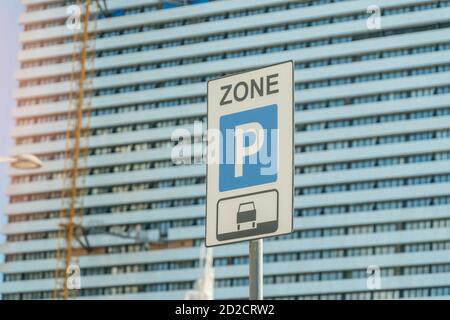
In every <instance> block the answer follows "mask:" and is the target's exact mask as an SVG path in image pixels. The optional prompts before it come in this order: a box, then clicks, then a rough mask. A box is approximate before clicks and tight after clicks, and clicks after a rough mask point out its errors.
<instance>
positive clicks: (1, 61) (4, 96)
mask: <svg viewBox="0 0 450 320" xmlns="http://www.w3.org/2000/svg"><path fill="white" fill-rule="evenodd" d="M2 2H8V4H7V5H5V3H3V6H2V10H0V36H1V37H0V39H1V46H0V111H1V114H0V156H5V155H7V153H8V149H9V147H10V145H11V140H10V138H9V131H10V129H11V126H12V122H13V121H12V118H11V109H12V108H13V107H14V105H15V101H14V100H13V98H12V93H13V90H14V88H15V87H16V86H17V83H16V81H15V79H14V73H15V72H16V71H17V70H18V68H19V66H18V63H17V59H16V57H17V52H18V50H19V42H18V37H19V32H20V26H19V24H18V19H19V15H20V12H22V11H23V7H22V5H21V3H20V0H3V1H2ZM6 169H7V166H5V165H4V164H3V165H1V164H0V225H2V224H3V223H4V222H5V217H4V215H3V208H4V207H5V205H6V204H7V200H8V199H7V198H6V197H5V195H4V194H5V188H6V186H7V184H8V177H7V176H6ZM2 241H3V237H2V235H0V243H1V242H2ZM1 260H2V257H1V256H0V261H1Z"/></svg>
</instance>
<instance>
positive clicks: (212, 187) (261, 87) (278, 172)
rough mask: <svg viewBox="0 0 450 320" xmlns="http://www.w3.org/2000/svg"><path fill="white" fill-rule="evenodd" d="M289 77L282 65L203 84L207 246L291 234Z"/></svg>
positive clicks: (288, 69) (290, 73) (289, 70)
mask: <svg viewBox="0 0 450 320" xmlns="http://www.w3.org/2000/svg"><path fill="white" fill-rule="evenodd" d="M293 79H294V71H293V62H292V61H287V62H283V63H279V64H276V65H272V66H268V67H264V68H260V69H257V70H253V71H248V72H244V73H239V74H235V75H231V76H227V77H224V78H221V79H217V80H212V81H209V82H208V151H207V154H208V158H207V161H208V165H207V166H208V169H207V199H206V245H207V246H216V245H221V244H227V243H233V242H239V241H244V240H254V239H259V238H264V237H271V236H276V235H281V234H286V233H290V232H292V219H293V168H294V166H293V148H294V141H293V139H294V135H293V133H294V103H293V100H294V96H293V95H294V90H293V84H294V82H293Z"/></svg>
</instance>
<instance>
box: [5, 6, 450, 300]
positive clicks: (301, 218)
mask: <svg viewBox="0 0 450 320" xmlns="http://www.w3.org/2000/svg"><path fill="white" fill-rule="evenodd" d="M22 2H23V3H24V4H25V5H26V12H24V13H23V14H22V15H21V17H20V23H21V24H22V25H23V26H24V31H23V32H22V34H21V36H20V41H21V43H22V49H21V50H20V52H19V53H18V59H19V60H20V63H21V69H20V70H19V71H18V72H17V74H16V77H17V79H18V81H19V84H20V85H19V88H18V89H17V91H16V92H15V98H16V100H17V107H16V108H15V109H14V110H13V117H14V118H15V121H16V122H15V127H14V129H13V130H12V133H11V135H12V138H13V139H14V140H15V146H14V147H13V148H12V153H13V154H21V153H33V154H36V155H38V156H39V157H40V158H41V159H42V160H43V161H44V162H45V166H44V168H42V169H40V170H39V171H36V172H32V173H30V172H22V171H16V170H13V169H11V170H10V171H9V174H10V176H11V183H10V186H9V188H8V190H7V193H8V195H9V197H10V204H9V205H8V206H7V207H6V208H5V214H6V215H7V217H8V223H7V225H6V226H4V227H3V230H2V232H3V234H4V235H5V236H6V243H4V244H2V245H0V251H1V252H2V253H3V254H4V256H5V259H4V260H5V261H4V262H3V263H2V264H0V272H1V273H2V274H3V278H4V279H3V282H2V283H0V294H1V295H2V298H3V299H48V298H51V297H52V291H53V289H54V287H55V280H54V274H55V268H56V250H57V248H58V240H57V236H58V231H57V230H58V228H59V223H60V219H59V214H60V212H59V211H60V208H61V203H62V201H61V188H62V186H63V182H62V176H63V170H64V154H65V148H66V128H67V122H68V117H67V115H68V113H67V110H68V108H70V98H71V97H70V94H69V93H70V91H71V90H73V85H72V84H71V73H72V69H73V66H74V64H73V63H72V57H73V56H72V54H73V50H74V43H73V36H72V35H73V31H72V30H70V29H69V28H67V27H66V20H67V13H66V7H67V6H68V5H71V4H74V3H75V2H76V1H74V0H72V1H67V0H65V1H64V0H53V1H50V0H22ZM181 2H183V1H181ZM107 3H108V8H109V10H110V13H111V14H110V16H108V17H107V18H106V17H103V16H99V20H98V22H97V31H96V37H97V40H96V44H95V62H94V70H93V72H92V73H90V74H89V79H88V80H89V81H91V82H90V83H91V84H92V99H91V103H92V111H91V112H90V113H89V114H88V113H86V117H87V116H88V115H89V118H90V120H89V122H90V131H89V134H90V137H89V142H88V150H89V152H88V156H87V159H86V162H85V163H84V164H83V168H82V170H81V177H80V179H84V183H83V186H82V188H81V191H80V192H81V193H82V194H83V199H84V200H83V206H84V210H83V211H84V215H83V224H84V225H85V226H86V228H87V229H88V230H89V240H90V243H91V245H92V247H93V250H92V252H91V253H90V254H86V255H83V256H82V257H81V258H80V267H81V273H82V289H81V290H80V292H78V297H79V298H80V299H84V298H87V299H92V298H99V299H109V298H134V299H177V298H178V299H180V298H181V299H182V298H183V297H184V294H185V292H186V291H187V290H190V289H191V288H192V287H193V285H194V282H195V281H196V279H197V277H198V275H199V274H200V268H199V255H200V246H201V245H202V241H203V238H204V223H205V207H204V204H205V166H204V164H191V165H182V166H179V165H175V164H174V163H173V162H172V160H171V151H172V148H173V147H174V146H175V145H176V141H173V140H172V139H171V134H172V132H173V131H174V130H175V129H177V128H188V129H192V128H193V125H194V123H195V122H197V121H202V122H205V121H206V117H205V115H206V81H208V80H210V79H215V78H217V77H220V76H222V75H225V74H230V73H236V72H241V71H244V70H248V69H252V68H257V67H260V66H264V65H268V64H273V63H277V62H280V61H285V60H293V61H294V63H295V146H294V148H295V178H294V181H295V211H294V216H295V218H294V232H293V233H292V234H290V235H288V236H283V237H278V238H272V239H268V240H266V241H265V256H264V260H265V266H264V271H265V273H264V282H265V297H266V298H268V299H269V298H272V299H391V298H395V299H411V298H450V1H437V0H432V1H430V0H429V1H424V0H369V1H366V0H357V1H352V0H299V1H294V0H291V1H286V0H246V1H241V0H224V1H185V2H184V5H177V4H175V2H169V1H156V0H134V1H125V0H110V1H107ZM371 5H377V6H379V7H380V8H381V28H380V29H374V30H370V29H369V28H368V26H367V21H368V19H371V18H372V17H371V15H372V14H371V13H367V8H368V7H369V6H371ZM93 9H94V6H93ZM94 11H95V10H94ZM75 47H76V45H75ZM201 140H202V137H201V136H197V137H194V142H198V143H200V142H201ZM115 228H116V229H117V228H127V229H128V230H136V229H142V230H145V231H146V232H148V233H149V234H150V233H151V234H155V235H157V237H158V238H159V240H160V241H161V242H160V243H157V244H156V243H155V244H151V247H150V250H146V249H145V248H144V244H141V243H136V242H135V241H133V240H131V239H123V238H118V237H114V236H112V235H111V234H110V233H111V230H114V229H115ZM247 256H248V247H247V245H246V244H236V245H230V246H224V247H218V248H216V249H215V250H214V265H215V274H216V280H215V284H216V290H215V297H216V298H217V299H245V298H247V297H248V267H247V263H248V259H247ZM369 266H376V267H378V268H379V270H380V277H381V278H380V279H381V282H380V287H377V288H375V289H374V288H371V287H370V286H369V285H368V277H369V278H370V276H371V274H370V273H369V274H368V272H367V270H368V267H369Z"/></svg>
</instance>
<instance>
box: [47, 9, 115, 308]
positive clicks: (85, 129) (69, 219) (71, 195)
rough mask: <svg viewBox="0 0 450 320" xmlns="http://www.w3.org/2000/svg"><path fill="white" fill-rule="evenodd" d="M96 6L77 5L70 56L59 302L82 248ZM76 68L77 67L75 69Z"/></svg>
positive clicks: (57, 275)
mask: <svg viewBox="0 0 450 320" xmlns="http://www.w3.org/2000/svg"><path fill="white" fill-rule="evenodd" d="M81 2H83V3H81ZM95 2H96V5H97V9H98V10H97V12H96V13H94V14H91V3H92V1H91V0H84V1H81V0H78V1H77V5H78V6H79V7H81V5H83V7H84V13H83V17H82V30H81V32H75V34H74V36H73V43H74V50H73V53H72V63H73V64H72V66H73V70H72V79H71V80H72V82H73V83H76V87H75V89H73V90H71V91H70V93H69V96H70V99H69V101H70V105H69V108H68V116H67V130H66V150H65V156H64V172H63V187H62V191H61V211H60V228H59V236H58V248H57V253H56V260H57V266H56V271H55V280H56V284H55V288H54V291H53V298H54V299H60V298H62V299H65V300H66V299H68V298H69V296H70V295H69V288H68V279H69V276H70V273H69V269H70V267H71V265H72V264H74V265H78V264H79V263H78V260H79V256H80V255H81V254H82V247H80V246H76V247H75V246H74V243H75V241H79V237H80V234H79V231H80V230H81V228H80V227H81V218H82V215H83V204H82V203H83V197H84V193H83V192H80V187H81V186H80V185H79V177H80V172H82V171H81V168H80V160H82V159H84V160H85V161H86V159H87V155H88V143H87V141H88V140H87V139H88V137H89V135H90V126H89V118H90V110H91V99H92V84H93V83H92V81H93V77H92V75H93V74H91V77H90V79H89V80H87V78H88V77H87V76H88V74H89V71H90V72H93V71H94V63H93V61H94V58H95V43H96V29H97V18H98V17H97V14H98V12H101V13H102V14H103V15H104V16H107V7H106V2H105V0H103V6H102V5H101V4H100V3H99V1H98V0H96V1H95ZM91 17H92V18H93V19H91ZM90 25H93V28H90ZM90 29H92V30H90ZM90 43H92V46H90ZM89 62H90V63H89ZM75 64H76V65H77V66H79V67H78V68H77V67H75ZM73 107H74V108H73ZM73 109H74V110H73ZM82 176H83V177H85V176H86V171H84V172H83V175H82ZM77 217H78V219H77ZM61 280H62V282H61Z"/></svg>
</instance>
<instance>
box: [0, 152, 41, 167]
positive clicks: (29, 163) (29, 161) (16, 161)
mask: <svg viewBox="0 0 450 320" xmlns="http://www.w3.org/2000/svg"><path fill="white" fill-rule="evenodd" d="M1 162H9V163H11V166H12V167H13V168H15V169H21V170H32V169H39V168H41V167H42V165H43V164H42V161H41V160H40V159H39V158H38V157H36V156H35V155H32V154H21V155H17V156H13V157H0V163H1Z"/></svg>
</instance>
